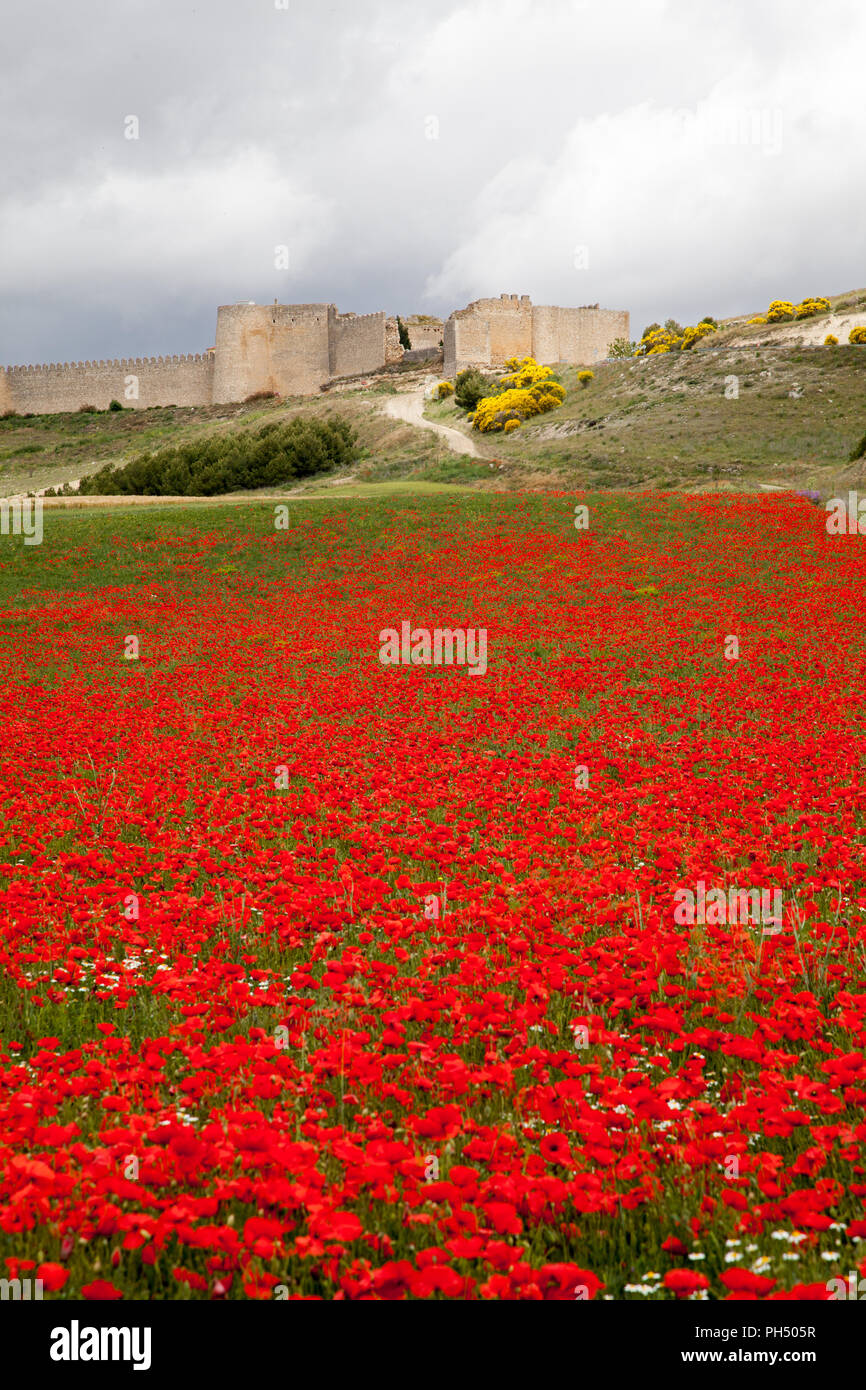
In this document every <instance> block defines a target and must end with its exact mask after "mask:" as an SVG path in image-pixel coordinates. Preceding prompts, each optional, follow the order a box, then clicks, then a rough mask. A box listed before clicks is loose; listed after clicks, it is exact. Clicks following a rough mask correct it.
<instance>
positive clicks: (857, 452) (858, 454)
mask: <svg viewBox="0 0 866 1390" xmlns="http://www.w3.org/2000/svg"><path fill="white" fill-rule="evenodd" d="M862 458H866V434H864V436H863V438H862V439H861V440H860V443H859V444H857V445H855V447H854V450H853V452H852V453H851V454H849V456H848V462H849V463H856V462H857V460H858V459H862Z"/></svg>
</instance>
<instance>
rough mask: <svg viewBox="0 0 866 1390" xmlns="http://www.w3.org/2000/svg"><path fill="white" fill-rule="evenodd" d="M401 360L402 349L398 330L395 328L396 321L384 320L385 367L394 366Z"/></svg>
mask: <svg viewBox="0 0 866 1390" xmlns="http://www.w3.org/2000/svg"><path fill="white" fill-rule="evenodd" d="M402 360H403V349H402V347H401V346H400V329H399V328H398V327H397V320H396V319H386V320H385V365H386V366H389V367H393V366H396V364H397V363H398V362H402Z"/></svg>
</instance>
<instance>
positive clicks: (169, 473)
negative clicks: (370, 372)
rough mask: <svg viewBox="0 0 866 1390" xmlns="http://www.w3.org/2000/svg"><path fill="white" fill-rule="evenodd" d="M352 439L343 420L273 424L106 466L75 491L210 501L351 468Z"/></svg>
mask: <svg viewBox="0 0 866 1390" xmlns="http://www.w3.org/2000/svg"><path fill="white" fill-rule="evenodd" d="M356 439H357V436H356V434H355V431H354V430H353V429H352V426H351V425H350V424H349V421H348V420H346V419H344V418H343V417H342V416H339V415H334V416H329V417H328V418H327V419H325V420H305V419H301V418H300V417H296V418H295V419H294V420H289V421H288V422H287V423H283V422H277V421H273V422H272V423H271V424H268V425H265V426H264V428H263V429H260V430H258V431H256V432H250V433H249V434H220V435H215V436H211V437H210V438H208V439H199V440H196V441H194V442H192V443H188V444H181V445H179V446H177V447H175V448H167V449H160V450H158V451H157V452H156V453H154V454H140V455H139V456H138V457H137V458H134V459H132V460H131V462H129V463H128V464H126V465H125V466H120V467H118V466H115V465H113V464H106V466H105V467H104V468H100V469H99V471H98V472H96V473H92V474H91V475H90V477H88V478H82V480H81V483H80V485H79V491H80V492H82V493H100V494H111V495H117V494H138V495H143V496H148V497H159V496H172V495H174V496H182V497H212V496H214V495H215V494H216V493H221V492H242V491H245V490H246V489H250V488H262V487H273V486H275V485H278V484H280V483H288V482H292V481H294V480H296V479H300V478H308V477H312V476H313V475H314V474H316V473H327V472H330V471H331V470H332V469H334V468H339V467H342V466H345V465H346V464H349V463H351V461H352V459H353V458H354V457H355V455H356V453H357V449H356Z"/></svg>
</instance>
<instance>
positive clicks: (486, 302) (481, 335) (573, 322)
mask: <svg viewBox="0 0 866 1390" xmlns="http://www.w3.org/2000/svg"><path fill="white" fill-rule="evenodd" d="M628 335H629V316H628V313H627V311H626V310H624V309H623V310H620V309H600V308H599V307H598V305H597V304H584V305H582V306H581V307H580V308H577V309H564V308H560V307H559V305H556V304H533V303H532V302H531V300H530V298H529V295H527V294H524V295H520V297H518V296H517V295H516V294H503V295H500V297H499V298H498V299H476V300H474V301H473V302H472V303H471V304H469V305H468V306H467V308H465V309H457V310H456V311H455V312H454V313H453V314H452V315H451V316H450V318H448V319H446V321H445V332H444V339H445V367H444V370H445V375H446V377H451V378H453V377H454V376H455V375H456V374H457V372H460V371H463V370H464V369H465V368H467V367H481V368H491V367H492V368H495V367H502V366H503V365H504V363H505V362H506V360H507V359H508V358H509V357H534V358H535V360H536V361H537V362H544V363H548V364H552V363H555V362H569V363H574V364H576V365H580V366H586V365H590V364H591V363H593V362H599V361H601V360H602V359H603V358H605V357H607V355H608V350H609V348H610V345H611V343H612V342H613V340H614V338H628Z"/></svg>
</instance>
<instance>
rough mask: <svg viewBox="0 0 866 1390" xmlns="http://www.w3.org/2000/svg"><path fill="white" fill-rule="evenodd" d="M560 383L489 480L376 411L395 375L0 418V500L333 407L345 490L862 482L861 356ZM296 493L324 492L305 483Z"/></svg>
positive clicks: (697, 360) (446, 411) (715, 359)
mask: <svg viewBox="0 0 866 1390" xmlns="http://www.w3.org/2000/svg"><path fill="white" fill-rule="evenodd" d="M766 332H767V330H766V329H765V330H764V333H765V335H766ZM724 336H725V335H724V334H722V335H720V340H723V339H724ZM558 372H559V375H560V376H561V378H562V381H563V383H564V384H565V385H566V387H567V388H568V396H567V399H566V401H565V404H564V405H563V406H562V407H561V408H560V409H559V410H556V411H552V412H550V413H549V414H547V415H544V416H542V417H539V418H538V419H536V420H534V421H531V422H527V424H525V425H524V426H523V427H522V428H521V429H520V430H518V431H516V432H515V433H514V434H511V435H507V436H506V435H504V434H501V433H497V434H493V435H486V436H476V438H477V440H478V442H479V444H480V446H481V448H482V450H483V452H484V453H485V454H486V455H488V456H489V458H491V459H495V460H497V463H496V466H495V467H494V468H492V469H491V468H490V467H489V466H488V465H487V464H484V463H481V464H479V462H478V461H477V460H476V461H473V460H471V459H469V458H467V457H460V456H458V455H456V454H453V453H452V452H451V451H450V450H449V449H448V446H447V445H446V443H445V441H444V440H442V439H441V438H440V437H437V436H436V435H435V434H434V433H433V432H431V431H427V430H422V429H418V428H417V427H415V426H413V425H409V424H404V423H402V422H401V421H398V420H394V419H391V418H389V417H387V416H385V415H383V414H382V406H383V403H384V400H385V398H386V397H387V396H388V395H390V394H393V392H394V391H395V390H396V389H398V387H399V388H401V389H404V388H405V389H412V388H414V389H417V387H418V386H419V384H420V382H421V381H422V380H423V379H424V377H423V374H419V375H418V376H417V377H411V376H409V375H408V374H407V376H406V377H405V379H401V378H395V379H391V378H389V379H388V380H383V381H381V382H378V383H377V384H376V385H374V386H372V387H360V386H352V387H349V388H342V389H340V390H334V391H331V392H326V393H322V395H320V396H316V397H307V398H295V399H293V400H290V401H279V402H256V403H254V404H250V405H226V406H208V407H201V408H199V407H195V408H177V407H165V408H163V409H152V410H143V411H132V410H128V411H122V412H116V413H108V412H105V413H102V414H99V415H82V414H78V413H76V414H72V415H46V416H39V417H35V418H33V419H29V420H28V419H15V418H12V419H5V420H0V495H4V494H5V495H9V494H11V493H14V492H20V491H22V490H25V491H30V490H35V489H38V488H43V487H55V486H58V485H61V484H63V483H64V482H67V481H69V480H70V479H74V478H78V477H82V476H85V475H86V474H88V473H90V472H93V471H95V470H96V469H97V468H98V467H101V466H102V465H103V464H105V463H106V462H115V463H122V462H124V461H128V459H129V458H131V457H133V456H135V455H136V454H140V453H141V452H143V451H144V450H147V449H157V448H159V447H161V446H164V445H165V444H167V443H171V444H173V445H174V444H180V443H185V442H189V441H191V440H194V439H195V438H197V437H201V436H206V435H210V434H212V433H214V432H217V433H227V432H232V433H233V432H236V431H246V430H249V429H255V428H258V427H259V426H260V425H261V423H262V422H263V421H264V420H266V419H268V420H279V419H284V418H289V417H290V416H292V415H296V414H304V415H308V414H309V415H313V416H317V415H320V414H324V413H326V412H328V411H330V410H334V409H336V410H338V411H339V412H340V413H341V414H345V415H346V416H347V417H348V418H349V419H350V421H351V423H352V424H353V426H354V427H355V428H356V429H357V430H358V433H359V439H360V447H359V451H358V458H357V462H356V464H354V465H353V467H352V469H351V470H350V472H349V474H348V475H347V478H346V482H347V484H348V482H350V481H351V482H357V483H361V484H382V485H384V484H389V485H390V484H396V483H399V482H402V481H406V480H413V481H414V483H415V484H416V485H417V484H419V483H424V484H428V485H429V484H435V483H442V484H448V483H452V484H459V485H461V486H467V487H473V488H475V489H491V488H493V489H496V490H502V489H503V488H505V489H509V488H510V489H518V490H532V489H542V488H554V489H559V488H588V489H595V488H602V489H604V488H627V489H633V488H641V489H644V488H646V489H662V490H671V489H683V490H686V491H702V490H709V489H712V490H716V489H722V490H744V491H756V490H759V489H760V488H761V487H762V486H765V485H771V486H773V485H781V486H782V487H804V488H806V487H808V488H815V489H816V490H818V491H820V492H821V493H822V494H823V495H824V496H831V495H835V494H836V493H837V491H838V490H839V489H840V488H842V487H844V486H845V485H847V484H848V482H849V480H850V483H851V485H852V486H856V485H857V481H858V479H859V476H860V473H861V472H862V471H863V464H862V462H861V463H859V464H857V465H856V466H854V472H853V473H852V471H851V470H852V465H850V464H849V463H848V460H849V459H850V457H851V454H852V451H853V450H854V449H855V447H856V445H857V444H858V442H859V441H860V440H861V439H862V437H863V431H864V428H866V350H863V351H861V350H859V349H857V348H852V347H848V346H845V345H840V346H839V347H835V348H833V347H830V348H825V347H820V348H802V347H799V346H787V347H778V346H777V347H772V348H771V347H762V346H760V344H759V343H758V342H757V341H756V345H755V346H749V347H732V346H727V347H725V346H722V348H721V350H709V349H701V350H696V351H693V352H689V353H671V354H664V355H660V356H656V357H649V358H642V359H626V360H624V361H616V362H608V363H601V364H599V365H596V366H595V367H594V372H595V379H594V381H593V382H592V383H591V385H590V386H589V387H588V388H586V389H584V388H582V387H580V386H579V385H578V382H577V368H576V367H562V368H559V369H558ZM731 377H736V378H737V381H738V387H739V395H738V397H737V398H736V399H729V398H726V396H725V387H726V382H727V380H728V379H729V378H731ZM792 391H795V392H798V393H800V394H798V395H796V396H791V395H790V394H789V393H790V392H792ZM425 414H426V416H427V418H428V419H429V420H431V421H435V422H438V423H441V424H445V425H449V426H451V427H456V428H464V429H465V414H464V412H462V411H460V410H459V409H458V408H457V407H456V406H455V405H454V402H453V398H450V399H446V400H444V401H434V402H430V403H429V404H428V405H427V407H426V410H425ZM500 460H501V461H502V463H503V466H502V467H501V468H500V467H499V462H498V461H500ZM305 490H306V491H308V492H310V493H311V494H313V495H320V494H322V488H321V485H319V484H317V483H316V481H315V480H311V482H310V483H309V484H307V485H306V488H305ZM346 495H350V494H348V493H347V494H346ZM359 495H362V494H359Z"/></svg>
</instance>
